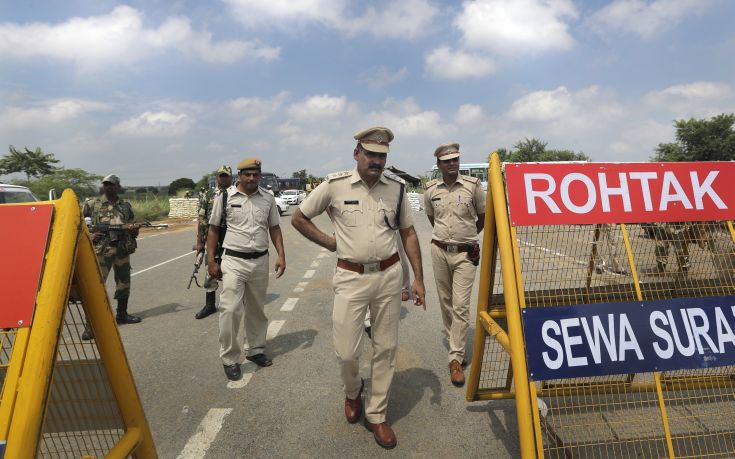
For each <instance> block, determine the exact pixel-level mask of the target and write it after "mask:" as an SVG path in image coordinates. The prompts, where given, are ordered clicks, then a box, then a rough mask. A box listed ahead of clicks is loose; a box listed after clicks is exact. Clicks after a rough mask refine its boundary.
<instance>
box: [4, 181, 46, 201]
mask: <svg viewBox="0 0 735 459" xmlns="http://www.w3.org/2000/svg"><path fill="white" fill-rule="evenodd" d="M36 201H38V198H37V197H36V196H35V195H34V194H33V193H31V190H29V189H28V188H26V187H24V186H20V185H6V184H4V183H0V204H15V203H19V202H36Z"/></svg>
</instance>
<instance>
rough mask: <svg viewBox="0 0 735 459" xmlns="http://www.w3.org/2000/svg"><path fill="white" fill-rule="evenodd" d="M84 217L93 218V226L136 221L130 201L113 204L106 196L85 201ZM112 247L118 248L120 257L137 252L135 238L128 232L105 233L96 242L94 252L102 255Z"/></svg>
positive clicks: (121, 200) (119, 201) (120, 200)
mask: <svg viewBox="0 0 735 459" xmlns="http://www.w3.org/2000/svg"><path fill="white" fill-rule="evenodd" d="M82 215H83V216H84V217H89V218H91V219H92V222H91V224H92V225H98V224H104V225H124V224H126V223H133V220H135V214H133V206H132V205H130V203H129V202H128V201H125V200H123V199H118V201H117V203H115V204H112V203H110V201H108V200H107V198H106V197H105V196H100V197H98V198H94V199H87V200H86V201H84V206H83V207H82ZM111 246H116V247H117V253H118V254H119V255H121V256H124V255H129V254H131V253H133V252H135V237H134V236H133V235H131V234H130V233H129V232H127V231H123V232H119V233H113V232H108V233H103V235H102V237H101V238H99V239H98V240H97V241H95V243H94V251H95V252H96V253H98V254H101V253H103V252H105V251H106V249H107V248H108V247H111Z"/></svg>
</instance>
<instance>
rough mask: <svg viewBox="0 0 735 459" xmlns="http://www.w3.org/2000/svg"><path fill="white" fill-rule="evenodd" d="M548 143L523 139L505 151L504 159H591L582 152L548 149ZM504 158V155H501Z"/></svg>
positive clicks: (526, 160)
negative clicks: (508, 150) (511, 148)
mask: <svg viewBox="0 0 735 459" xmlns="http://www.w3.org/2000/svg"><path fill="white" fill-rule="evenodd" d="M547 145H548V144H547V143H546V142H544V141H542V140H539V139H536V138H531V139H528V138H526V139H523V140H521V141H519V142H517V143H516V144H515V145H514V146H513V149H514V150H513V151H511V152H506V151H503V155H504V156H506V159H504V161H509V162H516V163H520V162H538V161H589V160H590V158H589V157H588V156H587V155H585V154H584V153H582V152H579V153H575V152H573V151H571V150H553V149H547V148H546V146H547ZM499 153H500V152H499ZM501 158H502V156H501Z"/></svg>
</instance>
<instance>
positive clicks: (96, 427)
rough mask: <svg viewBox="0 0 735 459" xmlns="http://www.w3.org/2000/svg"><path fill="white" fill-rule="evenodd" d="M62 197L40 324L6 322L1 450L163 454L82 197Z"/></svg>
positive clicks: (0, 354)
mask: <svg viewBox="0 0 735 459" xmlns="http://www.w3.org/2000/svg"><path fill="white" fill-rule="evenodd" d="M52 203H53V205H54V212H53V224H52V227H51V232H50V239H49V242H48V246H47V251H46V254H45V264H44V267H43V271H42V273H43V274H42V277H41V282H40V284H39V288H38V293H37V295H36V305H35V312H34V315H33V323H32V324H31V326H30V327H25V328H11V329H4V330H2V331H0V383H1V384H2V397H1V398H0V445H2V446H0V457H3V459H9V458H30V457H37V456H38V457H49V458H59V457H68V458H81V457H103V456H104V457H113V458H114V457H119V458H122V457H128V456H131V455H132V456H134V457H139V458H155V457H157V455H156V450H155V446H154V444H153V438H152V436H151V432H150V429H149V427H148V423H147V421H146V419H145V414H144V413H143V409H142V404H141V401H140V397H139V395H138V392H137V389H136V387H135V382H134V380H133V376H132V373H131V371H130V367H129V365H128V362H127V359H126V357H125V352H124V349H123V346H122V341H121V339H120V335H119V333H118V330H117V326H116V325H115V321H114V317H113V315H112V310H111V309H110V306H109V300H108V298H107V293H106V290H105V286H104V284H103V282H102V276H101V273H100V269H99V265H98V264H97V259H96V255H95V253H94V249H93V247H92V242H91V240H90V238H89V234H88V233H87V230H86V226H85V225H83V224H82V220H81V215H80V210H79V204H78V201H77V198H76V196H75V195H74V193H73V192H72V191H71V190H66V191H65V192H64V194H63V195H62V197H61V199H59V200H58V201H52ZM38 204H41V203H34V204H28V206H32V205H38ZM47 204H48V203H47ZM4 224H5V222H4ZM18 231H19V234H23V233H22V231H23V228H19V229H18ZM5 287H7V286H3V288H5ZM3 307H13V305H3ZM87 321H88V322H89V323H90V324H91V326H92V329H93V330H94V335H95V337H96V338H94V339H92V340H90V341H83V340H82V339H81V334H82V332H83V330H84V325H85V322H87ZM3 448H4V456H3V454H2V453H3Z"/></svg>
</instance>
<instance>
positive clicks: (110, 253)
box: [97, 247, 130, 300]
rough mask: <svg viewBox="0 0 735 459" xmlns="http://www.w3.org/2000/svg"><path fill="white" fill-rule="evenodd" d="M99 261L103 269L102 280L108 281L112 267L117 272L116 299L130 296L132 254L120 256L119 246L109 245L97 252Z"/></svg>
mask: <svg viewBox="0 0 735 459" xmlns="http://www.w3.org/2000/svg"><path fill="white" fill-rule="evenodd" d="M97 262H98V263H99V264H100V269H101V270H102V281H103V282H106V281H107V275H108V274H110V269H112V270H113V271H114V272H115V297H114V298H115V299H116V300H120V299H126V298H129V297H130V255H125V256H120V255H118V254H117V247H109V248H108V249H107V250H104V251H102V253H98V254H97Z"/></svg>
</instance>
